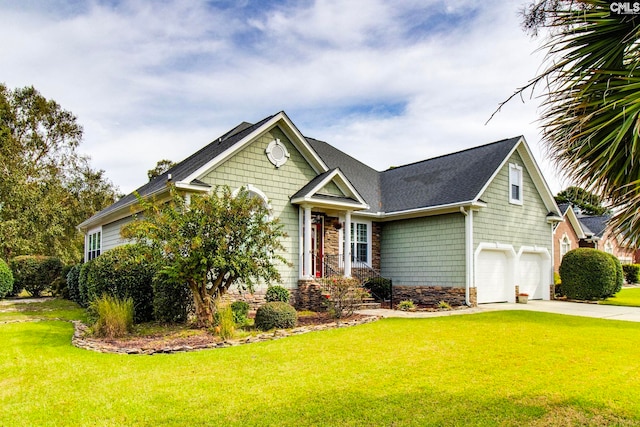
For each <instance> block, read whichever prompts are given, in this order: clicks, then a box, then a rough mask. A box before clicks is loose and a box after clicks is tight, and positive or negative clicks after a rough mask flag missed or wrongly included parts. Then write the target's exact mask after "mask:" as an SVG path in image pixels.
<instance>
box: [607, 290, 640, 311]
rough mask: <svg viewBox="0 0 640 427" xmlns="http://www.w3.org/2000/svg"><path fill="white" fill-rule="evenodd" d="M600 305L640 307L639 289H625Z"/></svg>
mask: <svg viewBox="0 0 640 427" xmlns="http://www.w3.org/2000/svg"><path fill="white" fill-rule="evenodd" d="M600 304H607V305H625V306H630V307H640V288H625V289H622V290H621V291H620V292H618V293H617V294H615V295H614V296H613V297H611V298H607V299H606V300H605V301H600Z"/></svg>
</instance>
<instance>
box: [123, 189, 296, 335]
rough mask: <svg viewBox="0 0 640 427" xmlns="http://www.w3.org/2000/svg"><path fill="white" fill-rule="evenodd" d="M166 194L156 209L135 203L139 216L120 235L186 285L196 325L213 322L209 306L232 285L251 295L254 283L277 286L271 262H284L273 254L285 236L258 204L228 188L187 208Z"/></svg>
mask: <svg viewBox="0 0 640 427" xmlns="http://www.w3.org/2000/svg"><path fill="white" fill-rule="evenodd" d="M170 193H171V199H170V201H169V202H168V203H164V204H161V205H159V204H153V203H151V202H148V201H145V200H142V199H140V204H141V205H142V207H143V209H144V215H142V217H141V218H139V219H137V220H136V221H133V222H132V223H130V224H128V225H127V226H126V227H124V228H123V230H122V236H123V237H124V238H126V239H134V240H137V241H138V242H141V243H146V244H148V245H150V246H151V247H152V248H154V249H155V250H157V251H158V252H159V253H160V254H161V256H162V257H163V260H164V262H165V270H168V271H170V272H171V274H172V276H174V277H176V278H177V279H178V280H182V281H184V282H185V283H187V284H188V285H189V289H190V290H191V293H192V295H193V303H194V307H195V312H196V313H195V314H196V317H197V323H198V326H200V327H210V326H211V325H212V324H213V323H214V311H215V307H214V302H215V300H216V298H218V297H221V296H222V295H223V294H224V293H225V292H226V291H227V290H228V289H229V288H230V287H231V286H232V285H234V284H236V285H237V286H239V287H240V289H241V290H249V291H253V288H254V284H255V283H256V282H257V281H259V280H264V281H265V282H271V281H280V273H279V272H278V270H277V269H276V265H275V263H276V262H277V261H280V262H282V263H286V260H285V259H284V257H282V256H281V255H279V254H278V252H279V251H283V250H284V247H283V246H282V244H281V243H280V239H281V238H283V237H286V234H285V233H284V231H283V230H282V225H281V224H280V223H279V222H278V220H277V219H274V220H272V219H270V218H269V212H268V210H267V208H266V207H265V206H264V205H263V203H262V200H260V199H257V198H255V197H251V195H250V194H249V192H247V191H246V190H244V189H241V191H240V192H238V194H236V195H232V193H231V191H230V190H229V188H228V187H222V188H216V189H215V191H214V192H212V193H211V194H210V195H204V196H202V195H193V196H192V197H191V198H190V203H188V202H187V201H186V199H185V198H184V197H182V196H181V195H180V194H179V193H178V191H177V190H176V189H175V187H173V186H172V187H170Z"/></svg>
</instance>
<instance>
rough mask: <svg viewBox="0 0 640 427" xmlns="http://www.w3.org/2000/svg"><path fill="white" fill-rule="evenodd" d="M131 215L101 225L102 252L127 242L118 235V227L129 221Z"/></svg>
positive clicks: (131, 218)
mask: <svg viewBox="0 0 640 427" xmlns="http://www.w3.org/2000/svg"><path fill="white" fill-rule="evenodd" d="M132 220H133V217H130V216H128V217H126V218H122V219H119V220H118V221H114V222H112V223H109V224H107V225H103V226H102V252H105V251H108V250H109V249H113V248H115V247H116V246H120V245H124V244H125V243H127V242H126V241H125V240H124V239H122V237H120V229H121V228H122V227H123V226H125V225H126V224H128V223H130V222H131V221H132Z"/></svg>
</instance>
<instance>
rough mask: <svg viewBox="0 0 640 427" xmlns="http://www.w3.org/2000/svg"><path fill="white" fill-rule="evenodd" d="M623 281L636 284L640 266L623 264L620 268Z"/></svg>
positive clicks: (639, 276) (639, 274) (639, 275)
mask: <svg viewBox="0 0 640 427" xmlns="http://www.w3.org/2000/svg"><path fill="white" fill-rule="evenodd" d="M622 271H624V279H625V280H626V281H627V283H629V284H633V283H638V281H639V280H638V279H639V278H640V264H625V265H623V266H622Z"/></svg>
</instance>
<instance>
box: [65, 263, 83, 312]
mask: <svg viewBox="0 0 640 427" xmlns="http://www.w3.org/2000/svg"><path fill="white" fill-rule="evenodd" d="M81 268H82V264H76V265H74V266H72V267H71V268H70V269H69V272H68V273H67V292H68V293H69V299H70V300H71V301H75V302H77V303H78V304H81V299H80V269H81Z"/></svg>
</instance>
